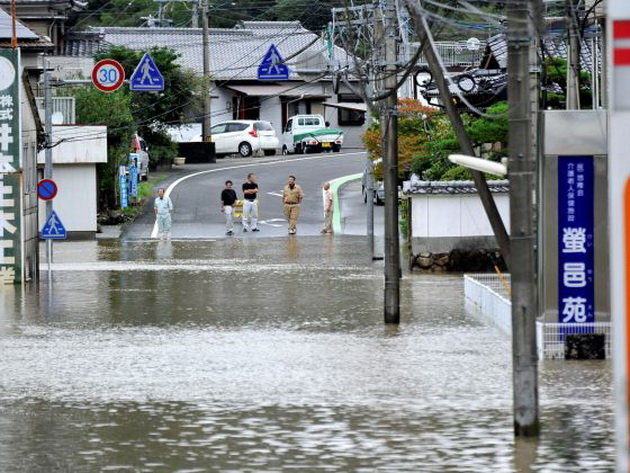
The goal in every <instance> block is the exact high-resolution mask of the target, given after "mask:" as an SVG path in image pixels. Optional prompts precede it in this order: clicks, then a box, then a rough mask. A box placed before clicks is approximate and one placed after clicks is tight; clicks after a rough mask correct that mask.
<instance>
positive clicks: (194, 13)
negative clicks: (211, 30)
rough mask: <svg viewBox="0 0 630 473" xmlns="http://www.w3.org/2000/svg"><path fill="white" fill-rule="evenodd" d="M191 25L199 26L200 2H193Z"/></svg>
mask: <svg viewBox="0 0 630 473" xmlns="http://www.w3.org/2000/svg"><path fill="white" fill-rule="evenodd" d="M190 25H191V26H192V27H193V28H199V2H198V1H197V2H193V4H192V13H191V18H190Z"/></svg>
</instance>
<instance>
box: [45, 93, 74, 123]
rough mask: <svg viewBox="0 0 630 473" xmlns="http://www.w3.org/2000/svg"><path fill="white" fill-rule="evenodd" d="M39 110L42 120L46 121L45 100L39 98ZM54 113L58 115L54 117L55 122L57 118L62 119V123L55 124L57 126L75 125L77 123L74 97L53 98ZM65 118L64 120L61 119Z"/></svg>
mask: <svg viewBox="0 0 630 473" xmlns="http://www.w3.org/2000/svg"><path fill="white" fill-rule="evenodd" d="M35 100H36V102H37V109H38V110H39V116H40V118H41V120H42V121H43V120H44V98H43V97H37V98H36V99H35ZM52 113H53V115H54V114H55V113H56V114H57V115H56V116H53V120H54V119H55V118H57V117H59V118H60V123H55V122H54V121H53V123H54V124H55V125H74V124H75V123H76V107H75V100H74V97H53V98H52ZM61 117H63V118H61Z"/></svg>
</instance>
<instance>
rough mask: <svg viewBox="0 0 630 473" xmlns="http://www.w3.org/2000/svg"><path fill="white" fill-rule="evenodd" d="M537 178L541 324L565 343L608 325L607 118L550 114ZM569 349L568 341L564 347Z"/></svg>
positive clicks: (598, 112) (603, 113)
mask: <svg viewBox="0 0 630 473" xmlns="http://www.w3.org/2000/svg"><path fill="white" fill-rule="evenodd" d="M544 123H545V133H544V136H545V141H544V143H545V145H544V146H545V148H544V156H543V159H542V162H541V163H540V166H539V169H538V173H539V180H540V181H539V183H540V186H539V195H538V197H537V198H538V199H539V202H540V205H539V209H540V214H539V222H538V229H539V232H538V248H539V252H538V267H539V278H540V281H539V284H538V287H539V301H540V311H541V319H542V320H541V322H542V323H544V324H560V325H559V326H558V327H557V328H558V330H557V332H556V333H558V334H559V336H560V337H561V338H564V336H565V335H568V334H574V333H595V332H599V330H598V329H597V326H599V323H600V322H603V323H607V322H610V297H609V260H608V200H607V188H608V171H607V169H608V167H607V164H608V156H607V128H608V126H607V114H606V111H605V110H584V111H581V110H567V111H547V112H545V114H544ZM562 341H564V340H562Z"/></svg>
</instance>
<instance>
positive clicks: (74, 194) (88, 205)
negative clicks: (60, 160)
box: [39, 164, 96, 232]
mask: <svg viewBox="0 0 630 473" xmlns="http://www.w3.org/2000/svg"><path fill="white" fill-rule="evenodd" d="M53 180H54V181H55V182H56V183H57V187H58V188H59V192H58V193H57V197H55V198H54V199H53V209H54V210H55V212H57V214H58V215H59V218H60V219H61V222H62V223H63V225H64V226H65V227H66V231H68V232H96V165H95V164H59V165H55V167H54V168H53ZM45 220H46V204H45V202H43V201H40V204H39V228H40V229H41V228H42V227H43V225H44V223H45Z"/></svg>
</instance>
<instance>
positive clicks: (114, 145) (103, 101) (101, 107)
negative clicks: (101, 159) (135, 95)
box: [63, 86, 134, 210]
mask: <svg viewBox="0 0 630 473" xmlns="http://www.w3.org/2000/svg"><path fill="white" fill-rule="evenodd" d="M63 93H64V94H68V95H72V96H74V98H75V101H76V113H77V123H80V124H82V125H106V126H107V163H101V164H98V165H97V179H98V203H99V209H101V210H103V209H107V208H112V207H113V206H114V205H115V203H116V194H115V192H114V191H113V190H114V189H115V188H116V183H117V173H118V166H119V165H120V164H123V163H125V162H126V158H127V153H128V152H129V145H130V143H131V137H132V129H133V128H132V127H133V122H134V117H133V115H132V113H131V95H130V94H129V92H128V91H127V90H123V89H121V90H118V91H116V92H113V93H109V94H106V93H103V92H101V91H100V90H98V89H96V88H95V87H92V86H80V87H74V88H72V89H67V90H64V91H63Z"/></svg>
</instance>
